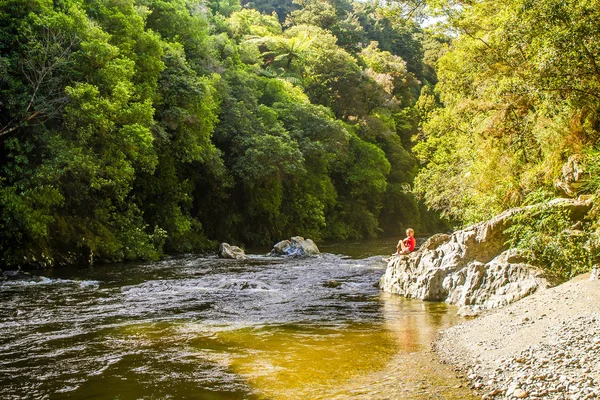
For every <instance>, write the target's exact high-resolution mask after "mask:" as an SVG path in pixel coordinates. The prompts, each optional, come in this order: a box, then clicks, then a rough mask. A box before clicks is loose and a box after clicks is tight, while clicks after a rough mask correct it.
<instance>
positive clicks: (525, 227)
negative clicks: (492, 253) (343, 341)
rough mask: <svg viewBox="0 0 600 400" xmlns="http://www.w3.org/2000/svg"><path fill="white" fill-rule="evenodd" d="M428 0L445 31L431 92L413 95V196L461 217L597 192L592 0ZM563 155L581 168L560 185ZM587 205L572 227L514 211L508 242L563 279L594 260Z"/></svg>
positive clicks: (559, 216)
mask: <svg viewBox="0 0 600 400" xmlns="http://www.w3.org/2000/svg"><path fill="white" fill-rule="evenodd" d="M436 3H437V5H438V6H440V7H441V8H440V9H439V10H440V11H441V12H442V13H445V14H446V16H447V18H448V24H449V26H450V27H451V28H452V29H453V30H454V34H455V37H456V38H455V40H454V41H453V43H452V46H451V47H450V49H449V50H448V51H447V52H446V54H445V55H444V56H443V57H442V58H441V59H440V60H439V63H438V67H439V68H438V70H437V73H438V76H439V83H438V85H437V86H436V94H437V95H438V97H437V98H436V97H435V96H434V94H433V93H429V94H427V96H425V95H424V96H421V99H419V104H420V109H421V110H422V112H423V113H424V115H425V119H426V120H425V121H424V123H423V136H422V140H421V141H420V143H419V144H418V145H417V146H415V149H414V150H415V153H416V154H417V156H418V158H419V159H420V160H421V162H422V163H423V164H425V165H426V167H425V168H424V169H423V170H421V172H420V174H419V176H418V177H417V179H416V181H415V189H416V191H417V192H418V194H419V195H420V196H421V197H422V198H423V199H425V201H426V203H427V204H428V205H429V206H430V207H432V208H434V209H436V210H438V211H440V212H441V213H443V214H444V215H445V216H447V217H450V218H452V219H454V220H457V221H458V222H459V223H460V224H463V225H466V224H469V223H473V222H478V221H481V220H484V219H487V218H490V217H492V216H493V215H495V214H497V213H498V212H500V211H502V210H505V209H507V208H510V207H515V206H521V205H524V204H527V203H528V202H530V201H531V199H535V198H537V199H538V200H544V199H547V198H553V197H561V196H566V195H570V196H573V195H574V196H577V195H591V196H597V194H598V193H599V192H598V189H599V188H600V185H599V183H598V172H599V169H598V168H599V167H598V165H600V164H599V158H598V150H597V149H598V139H599V138H600V97H599V93H600V91H599V89H600V69H599V68H600V67H599V65H600V30H598V29H597V27H598V26H599V23H600V2H598V1H596V0H589V1H579V0H577V1H575V0H568V1H563V0H540V1H531V0H508V1H503V2H498V1H491V0H482V1H476V2H467V3H462V2H460V3H456V2H436ZM427 98H429V100H428V101H426V99H427ZM438 100H439V101H438ZM571 156H575V157H578V159H579V160H580V161H581V162H580V167H582V169H583V170H584V171H587V172H586V173H584V174H583V175H582V176H581V177H580V178H579V179H580V182H579V187H578V188H576V189H575V193H565V192H563V191H562V190H561V189H560V185H556V182H557V180H558V179H559V178H561V177H562V171H561V169H562V167H563V165H564V164H565V162H566V161H567V160H568V159H569V157H571ZM540 193H543V194H544V196H542V197H540V196H539V194H540ZM592 198H593V197H592ZM597 208H598V205H596V206H594V208H593V210H592V212H591V213H590V215H589V217H588V219H586V220H585V221H582V222H580V223H579V224H574V223H575V221H572V220H571V218H570V216H569V215H565V213H564V212H559V211H552V210H550V209H545V208H543V207H542V208H541V211H536V212H535V213H533V214H532V213H526V214H524V215H523V216H522V217H520V219H518V221H517V224H516V225H515V226H513V228H511V231H510V233H511V234H512V235H513V236H512V240H511V244H512V245H513V246H515V247H519V248H521V249H523V250H524V251H525V252H526V253H527V254H528V257H529V259H530V260H531V261H534V262H535V263H537V264H539V265H542V266H545V267H546V268H548V271H550V272H551V273H553V274H555V275H558V276H560V277H561V278H569V277H571V276H572V275H573V274H574V273H577V272H581V271H583V270H586V269H588V268H589V267H590V266H591V265H592V264H594V263H597V262H598V249H599V246H598V245H597V243H598V232H599V230H598V228H599V227H598V215H599V213H598V210H597Z"/></svg>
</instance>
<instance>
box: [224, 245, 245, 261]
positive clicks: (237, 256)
mask: <svg viewBox="0 0 600 400" xmlns="http://www.w3.org/2000/svg"><path fill="white" fill-rule="evenodd" d="M219 257H221V258H231V259H234V260H245V259H247V258H248V256H247V255H246V253H244V250H242V249H240V248H239V247H237V246H232V245H230V244H228V243H221V245H220V246H219Z"/></svg>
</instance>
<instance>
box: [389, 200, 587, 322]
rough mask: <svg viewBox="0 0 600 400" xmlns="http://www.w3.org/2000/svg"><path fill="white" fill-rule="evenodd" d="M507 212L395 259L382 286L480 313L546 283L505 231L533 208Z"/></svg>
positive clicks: (575, 206)
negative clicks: (515, 218)
mask: <svg viewBox="0 0 600 400" xmlns="http://www.w3.org/2000/svg"><path fill="white" fill-rule="evenodd" d="M547 205H549V206H556V207H559V206H560V207H564V208H566V209H569V210H570V211H572V214H573V215H575V216H578V217H579V216H584V215H585V213H586V212H587V211H588V210H589V209H590V207H591V204H590V202H586V201H579V200H574V199H555V200H552V201H551V202H549V203H547ZM534 207H537V206H529V207H524V208H515V209H511V210H507V211H505V212H503V213H502V214H500V215H498V216H496V217H495V218H493V219H491V220H490V221H486V222H482V223H479V224H476V225H472V226H470V227H468V228H465V229H463V230H459V231H456V232H454V233H453V234H451V235H446V234H438V235H435V236H432V237H431V238H430V239H429V240H427V242H425V243H424V244H423V245H422V246H421V247H420V248H419V250H417V251H415V252H413V253H410V254H408V255H401V256H395V257H393V258H392V259H391V260H390V262H389V263H388V267H387V270H386V272H385V274H384V276H383V277H382V278H381V279H380V281H379V286H380V288H381V289H383V290H384V291H387V292H391V293H396V294H400V295H402V296H405V297H410V298H418V299H422V300H433V301H446V302H447V303H449V304H455V305H457V306H459V307H463V308H462V312H463V313H467V310H466V309H465V308H469V309H470V311H474V312H477V311H479V310H482V309H490V308H496V307H502V306H505V305H507V304H509V303H512V302H515V301H517V300H519V299H521V298H523V297H525V296H527V295H529V294H531V293H533V292H534V291H535V290H537V289H538V288H540V287H546V286H547V282H546V281H545V280H544V279H543V278H542V277H541V271H540V270H539V269H538V268H536V267H534V266H532V265H529V264H527V262H526V260H525V259H524V258H523V257H521V256H520V254H519V253H518V252H516V251H515V250H508V248H507V247H508V246H507V245H506V242H507V240H508V237H507V236H506V234H505V233H504V231H505V229H506V228H508V227H509V226H510V224H511V217H512V216H513V215H515V214H517V213H520V212H523V211H525V210H528V209H531V208H534Z"/></svg>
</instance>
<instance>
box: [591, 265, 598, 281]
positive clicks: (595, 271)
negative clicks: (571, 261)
mask: <svg viewBox="0 0 600 400" xmlns="http://www.w3.org/2000/svg"><path fill="white" fill-rule="evenodd" d="M590 280H591V281H597V280H600V266H598V265H595V266H594V268H592V273H591V274H590Z"/></svg>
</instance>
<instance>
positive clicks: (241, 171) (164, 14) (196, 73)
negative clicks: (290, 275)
mask: <svg viewBox="0 0 600 400" xmlns="http://www.w3.org/2000/svg"><path fill="white" fill-rule="evenodd" d="M242 5H244V7H243V6H242ZM261 11H262V13H261ZM272 12H275V14H271V13H272ZM448 42H449V40H448V37H446V36H443V35H439V34H438V35H435V34H433V33H431V32H429V31H424V30H423V29H421V28H419V26H418V25H417V24H416V23H415V22H414V21H413V20H412V19H411V18H410V17H408V16H406V15H405V14H402V13H400V12H398V10H397V9H395V8H394V7H389V6H380V5H378V3H377V2H374V3H370V2H352V1H350V0H328V1H325V0H303V1H298V2H291V1H275V2H274V1H266V0H256V1H254V2H246V1H244V2H243V4H240V2H239V1H237V0H213V1H202V0H54V1H51V0H5V1H2V2H1V3H0V160H1V164H0V267H2V266H18V265H24V264H33V265H60V264H74V263H93V262H94V261H95V260H101V261H118V260H127V259H140V258H141V259H153V258H157V257H159V256H160V255H161V254H163V253H164V252H183V251H194V250H201V249H206V248H208V247H210V246H212V245H214V242H213V241H215V240H219V241H221V240H230V241H235V242H237V243H242V244H246V245H251V244H266V243H269V244H270V243H273V242H275V241H277V240H280V239H282V238H285V237H289V236H291V235H297V234H299V235H304V236H309V237H312V238H313V239H327V238H331V239H334V238H335V239H348V238H361V237H368V236H375V235H378V234H382V233H386V234H397V233H398V232H400V231H402V230H403V229H404V228H406V227H407V226H409V225H410V226H413V227H415V228H416V229H417V230H418V231H419V230H427V229H432V228H433V227H434V225H435V224H436V223H438V221H437V219H436V218H434V217H432V215H431V214H429V213H427V212H426V211H425V209H424V206H423V205H422V204H420V203H419V202H418V201H417V200H416V199H415V197H414V195H413V194H412V191H411V185H412V182H413V180H414V177H415V175H416V173H417V171H418V166H417V162H416V159H415V157H414V156H413V155H412V152H411V137H412V136H413V135H415V134H416V133H417V129H418V123H419V118H420V116H421V115H424V113H425V111H424V110H429V109H430V108H431V104H429V103H431V102H427V101H425V100H427V97H426V96H425V97H424V96H421V97H423V98H424V99H425V100H419V97H420V94H421V92H422V89H423V90H424V91H425V93H429V96H430V97H435V96H433V94H432V91H431V88H430V86H431V85H434V84H435V83H436V80H437V77H436V74H435V63H436V62H437V58H438V55H439V54H440V53H441V52H442V50H443V49H444V47H445V46H446V45H447V43H448ZM446 78H447V77H446ZM417 100H419V104H417ZM434 103H435V99H434ZM433 112H435V111H433Z"/></svg>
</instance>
